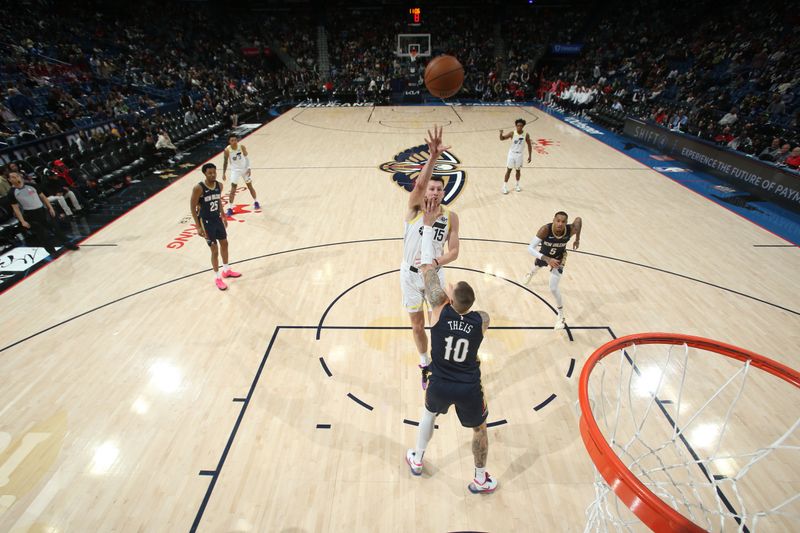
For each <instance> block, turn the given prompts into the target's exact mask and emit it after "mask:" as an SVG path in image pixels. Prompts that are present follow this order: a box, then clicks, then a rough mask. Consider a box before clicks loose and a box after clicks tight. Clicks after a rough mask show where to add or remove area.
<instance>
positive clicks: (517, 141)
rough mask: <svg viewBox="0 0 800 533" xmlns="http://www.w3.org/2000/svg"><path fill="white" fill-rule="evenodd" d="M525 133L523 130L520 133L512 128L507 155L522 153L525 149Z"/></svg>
mask: <svg viewBox="0 0 800 533" xmlns="http://www.w3.org/2000/svg"><path fill="white" fill-rule="evenodd" d="M526 135H527V133H525V132H524V131H523V132H522V133H517V130H514V136H513V137H511V148H509V149H508V155H509V156H511V155H518V154H519V155H522V153H523V152H524V151H525V136H526Z"/></svg>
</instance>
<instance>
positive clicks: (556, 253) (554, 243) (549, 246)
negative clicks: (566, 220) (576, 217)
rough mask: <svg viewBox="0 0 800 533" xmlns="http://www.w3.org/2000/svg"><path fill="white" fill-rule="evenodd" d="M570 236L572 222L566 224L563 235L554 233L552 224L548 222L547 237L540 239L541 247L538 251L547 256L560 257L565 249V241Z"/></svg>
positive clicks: (567, 240) (566, 241)
mask: <svg viewBox="0 0 800 533" xmlns="http://www.w3.org/2000/svg"><path fill="white" fill-rule="evenodd" d="M570 237H572V224H567V227H566V228H564V234H563V235H555V234H554V233H553V224H548V225H547V237H545V238H544V239H542V247H541V248H540V250H539V251H540V253H541V254H542V255H546V256H547V257H552V258H553V259H561V258H563V257H564V254H565V252H566V251H567V243H568V242H569V238H570Z"/></svg>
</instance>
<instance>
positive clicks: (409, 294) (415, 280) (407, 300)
mask: <svg viewBox="0 0 800 533" xmlns="http://www.w3.org/2000/svg"><path fill="white" fill-rule="evenodd" d="M437 274H439V283H441V285H442V288H444V287H445V284H444V269H441V268H440V269H439V272H437ZM400 289H401V290H402V293H403V307H405V309H406V311H408V312H409V313H416V312H417V311H422V303H423V302H425V301H427V302H428V309H429V310H430V309H432V306H431V302H430V300H429V298H428V294H426V291H425V281H424V280H423V279H422V274H421V273H419V272H412V271H411V270H410V269H409V267H408V265H407V264H406V263H402V264H401V265H400Z"/></svg>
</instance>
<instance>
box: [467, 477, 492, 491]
mask: <svg viewBox="0 0 800 533" xmlns="http://www.w3.org/2000/svg"><path fill="white" fill-rule="evenodd" d="M467 488H468V489H469V491H470V492H471V493H472V494H490V493H492V492H494V489H496V488H497V480H496V479H494V478H493V477H492V476H490V475H489V472H486V480H485V481H484V482H483V483H478V480H476V479H473V480H472V483H470V484H469V485H467Z"/></svg>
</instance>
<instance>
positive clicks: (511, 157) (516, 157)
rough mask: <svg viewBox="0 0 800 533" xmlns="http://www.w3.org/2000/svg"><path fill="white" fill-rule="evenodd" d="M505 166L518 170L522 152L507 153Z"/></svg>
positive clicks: (520, 164)
mask: <svg viewBox="0 0 800 533" xmlns="http://www.w3.org/2000/svg"><path fill="white" fill-rule="evenodd" d="M506 168H513V169H516V170H519V169H521V168H522V154H508V161H506Z"/></svg>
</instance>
